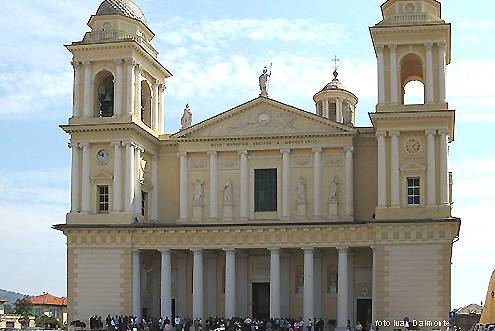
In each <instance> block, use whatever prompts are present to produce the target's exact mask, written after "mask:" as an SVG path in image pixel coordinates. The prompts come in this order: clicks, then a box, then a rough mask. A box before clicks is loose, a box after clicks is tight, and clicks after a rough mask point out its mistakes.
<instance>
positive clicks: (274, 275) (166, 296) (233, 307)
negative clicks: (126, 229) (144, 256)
mask: <svg viewBox="0 0 495 331" xmlns="http://www.w3.org/2000/svg"><path fill="white" fill-rule="evenodd" d="M335 248H336V249H337V252H338V292H337V327H338V328H340V329H342V330H343V329H345V328H346V326H347V320H348V319H350V316H351V314H352V313H351V311H350V309H349V308H350V302H351V297H352V295H353V294H352V292H353V291H352V288H351V285H350V277H352V275H350V269H351V268H349V265H351V266H352V263H353V262H352V259H351V257H350V254H349V251H350V247H348V246H338V247H335ZM301 249H302V250H303V255H304V293H303V318H304V321H305V322H307V321H308V320H309V319H311V320H314V318H315V317H318V316H317V315H319V314H321V308H318V309H320V310H319V311H318V312H317V311H316V308H317V307H315V302H317V301H316V300H315V295H319V293H321V284H318V282H319V283H321V276H319V277H316V274H315V265H316V263H317V260H316V259H315V248H314V247H301ZM371 249H372V252H373V253H372V254H373V268H372V304H373V306H372V307H373V308H372V313H373V314H372V320H375V319H374V316H375V293H376V288H375V287H376V282H375V274H376V268H375V265H376V256H375V249H374V247H371ZM267 250H268V251H269V254H270V317H271V318H280V317H283V316H281V304H282V302H281V291H282V290H284V291H285V290H286V289H282V287H281V251H283V249H281V248H279V247H270V248H267ZM191 251H192V253H193V275H192V279H193V283H192V287H193V288H192V293H193V294H192V318H193V319H204V318H205V317H208V316H210V315H211V314H215V315H216V311H215V309H209V310H208V312H207V311H205V307H204V302H205V301H204V295H205V288H204V281H203V280H204V277H205V268H204V265H203V257H204V256H205V255H206V257H208V256H209V255H208V254H207V253H206V252H207V250H204V249H192V250H191ZM224 252H225V311H224V317H226V318H230V317H236V316H241V317H245V316H242V313H241V312H240V309H239V308H238V307H237V296H238V295H241V293H238V292H237V290H238V288H240V287H241V286H240V284H239V287H238V286H237V285H236V280H237V270H236V260H237V258H236V255H237V254H238V253H239V252H240V250H239V249H235V248H228V249H224ZM160 254H161V261H162V263H161V270H160V272H161V278H160V279H161V289H160V293H161V300H160V314H161V316H162V317H169V318H170V317H172V305H171V302H172V276H171V275H172V263H171V261H172V255H173V250H171V249H168V248H164V249H161V250H160ZM179 254H182V253H179ZM241 256H242V254H241ZM184 261H185V260H184ZM319 263H321V262H319ZM208 265H209V264H208ZM178 269H180V270H178V277H177V278H178V280H179V279H186V278H187V277H186V268H185V265H184V266H182V268H181V267H180V266H178ZM320 269H321V265H320ZM207 272H209V271H207ZM239 272H241V273H243V272H244V273H245V270H239ZM140 274H141V271H140V251H139V250H138V249H135V250H133V251H132V308H133V309H132V314H133V315H135V316H141V311H142V309H141V278H140V277H141V276H140ZM210 277H211V275H210V274H209V275H208V279H210ZM213 279H214V280H215V281H216V271H215V273H214V278H213ZM245 280H246V283H247V282H248V280H247V278H246V279H245ZM215 281H213V282H212V283H211V284H209V286H208V288H207V289H206V291H208V293H212V292H213V293H215V294H216V283H215ZM185 285H186V284H185V282H183V283H182V284H179V282H177V285H176V288H177V291H179V287H180V286H185ZM245 285H246V286H247V284H245ZM183 290H184V291H185V288H184V289H183ZM240 292H242V291H240ZM209 296H210V294H208V297H209ZM182 299H183V300H185V297H184V298H182ZM210 299H211V298H210V297H209V302H210ZM215 301H216V299H215V300H213V302H211V303H210V305H211V306H212V307H214V306H215V304H214V303H215ZM320 302H321V297H320ZM176 304H179V302H177V300H176ZM182 305H183V306H184V303H182ZM209 308H211V307H209ZM184 313H185V312H184ZM315 313H316V314H315ZM207 314H209V315H207ZM182 317H183V316H182Z"/></svg>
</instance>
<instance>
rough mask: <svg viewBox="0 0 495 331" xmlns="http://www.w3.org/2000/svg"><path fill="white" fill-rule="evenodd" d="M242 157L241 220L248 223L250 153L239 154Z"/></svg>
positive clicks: (242, 152)
mask: <svg viewBox="0 0 495 331" xmlns="http://www.w3.org/2000/svg"><path fill="white" fill-rule="evenodd" d="M239 155H240V157H241V161H240V162H241V164H240V172H241V192H240V196H241V206H240V208H241V210H240V214H241V215H240V220H242V221H246V220H248V219H249V167H248V152H247V151H241V152H239Z"/></svg>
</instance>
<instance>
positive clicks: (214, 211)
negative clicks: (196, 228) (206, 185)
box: [208, 151, 218, 220]
mask: <svg viewBox="0 0 495 331" xmlns="http://www.w3.org/2000/svg"><path fill="white" fill-rule="evenodd" d="M208 156H209V157H210V218H211V219H212V220H216V219H217V218H218V157H217V152H216V151H212V152H208Z"/></svg>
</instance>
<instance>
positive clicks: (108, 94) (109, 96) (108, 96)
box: [103, 87, 113, 102]
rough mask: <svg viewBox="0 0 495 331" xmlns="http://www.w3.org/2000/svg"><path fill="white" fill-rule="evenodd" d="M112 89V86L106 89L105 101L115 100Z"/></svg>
mask: <svg viewBox="0 0 495 331" xmlns="http://www.w3.org/2000/svg"><path fill="white" fill-rule="evenodd" d="M112 94H113V93H112V90H111V89H110V88H108V87H107V88H106V89H105V98H104V99H103V102H113V95H112Z"/></svg>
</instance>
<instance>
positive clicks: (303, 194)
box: [296, 176, 306, 201]
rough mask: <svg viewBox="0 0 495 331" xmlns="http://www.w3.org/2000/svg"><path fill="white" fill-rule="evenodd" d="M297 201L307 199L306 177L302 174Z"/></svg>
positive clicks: (297, 186)
mask: <svg viewBox="0 0 495 331" xmlns="http://www.w3.org/2000/svg"><path fill="white" fill-rule="evenodd" d="M296 194H297V201H306V179H304V177H302V176H300V177H299V179H298V181H297V185H296Z"/></svg>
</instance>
